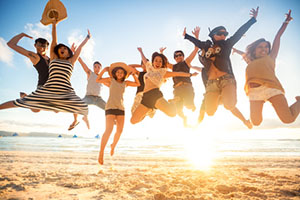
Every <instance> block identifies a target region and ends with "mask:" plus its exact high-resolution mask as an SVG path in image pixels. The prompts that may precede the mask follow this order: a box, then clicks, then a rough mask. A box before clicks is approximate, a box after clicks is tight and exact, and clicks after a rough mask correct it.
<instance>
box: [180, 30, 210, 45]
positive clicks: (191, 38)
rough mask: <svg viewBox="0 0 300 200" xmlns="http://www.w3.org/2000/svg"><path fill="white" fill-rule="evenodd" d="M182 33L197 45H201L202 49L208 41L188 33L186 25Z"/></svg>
mask: <svg viewBox="0 0 300 200" xmlns="http://www.w3.org/2000/svg"><path fill="white" fill-rule="evenodd" d="M182 35H183V37H184V39H187V40H189V41H191V42H192V43H193V44H194V45H195V46H197V47H199V48H200V49H203V48H205V45H206V42H202V41H200V40H198V39H197V38H195V37H193V36H191V35H189V34H187V33H186V27H184V30H183V34H182Z"/></svg>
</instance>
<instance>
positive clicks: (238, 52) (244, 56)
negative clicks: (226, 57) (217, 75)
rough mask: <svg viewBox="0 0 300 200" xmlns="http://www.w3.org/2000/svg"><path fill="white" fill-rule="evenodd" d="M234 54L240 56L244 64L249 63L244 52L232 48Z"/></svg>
mask: <svg viewBox="0 0 300 200" xmlns="http://www.w3.org/2000/svg"><path fill="white" fill-rule="evenodd" d="M234 53H237V54H239V55H241V56H242V57H243V59H244V61H245V62H246V63H249V62H250V59H248V57H247V54H246V53H245V52H243V51H241V50H238V49H236V48H232V54H234Z"/></svg>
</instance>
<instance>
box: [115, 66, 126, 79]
mask: <svg viewBox="0 0 300 200" xmlns="http://www.w3.org/2000/svg"><path fill="white" fill-rule="evenodd" d="M116 77H117V80H122V81H123V79H124V77H125V73H124V70H123V69H118V70H117V71H116Z"/></svg>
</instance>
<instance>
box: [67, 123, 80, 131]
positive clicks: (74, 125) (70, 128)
mask: <svg viewBox="0 0 300 200" xmlns="http://www.w3.org/2000/svg"><path fill="white" fill-rule="evenodd" d="M78 124H79V122H76V123H75V124H73V123H72V124H71V125H70V126H69V128H68V131H70V130H72V129H73V128H75V127H76V126H77V125H78Z"/></svg>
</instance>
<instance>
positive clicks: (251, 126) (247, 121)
mask: <svg viewBox="0 0 300 200" xmlns="http://www.w3.org/2000/svg"><path fill="white" fill-rule="evenodd" d="M244 124H245V125H246V126H247V127H248V128H249V129H252V128H253V125H252V123H251V121H250V120H249V119H248V120H246V121H244Z"/></svg>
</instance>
